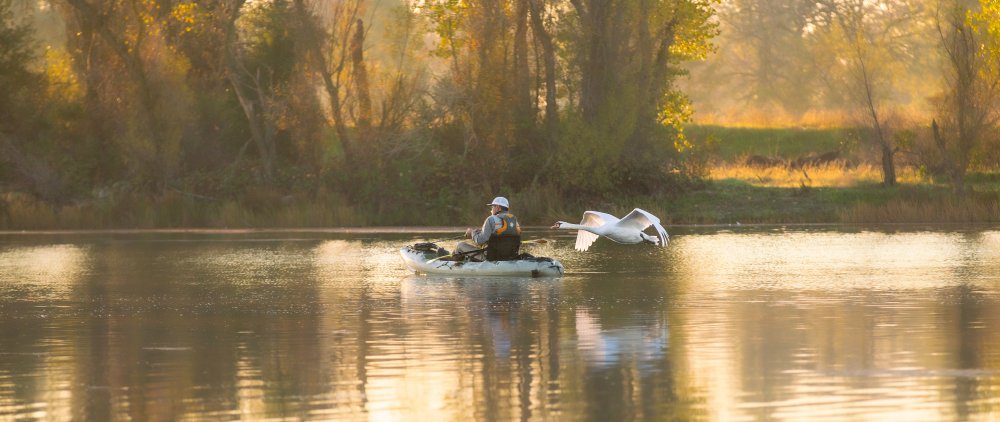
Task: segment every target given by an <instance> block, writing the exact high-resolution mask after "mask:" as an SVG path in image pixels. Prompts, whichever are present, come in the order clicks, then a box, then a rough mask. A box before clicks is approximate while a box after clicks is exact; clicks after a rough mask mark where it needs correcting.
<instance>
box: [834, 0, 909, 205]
mask: <svg viewBox="0 0 1000 422" xmlns="http://www.w3.org/2000/svg"><path fill="white" fill-rule="evenodd" d="M823 7H824V8H825V11H827V12H829V15H830V16H832V17H833V19H832V21H831V22H830V23H831V24H832V25H831V26H829V27H825V28H822V30H821V31H818V32H819V34H820V35H821V36H822V37H826V38H827V43H828V44H829V45H830V47H828V48H829V50H830V51H833V52H834V53H836V54H835V55H833V58H834V59H835V60H834V63H838V64H840V66H837V67H842V68H843V69H842V70H843V75H842V79H840V80H836V82H835V83H836V84H837V85H840V84H843V86H845V87H846V88H847V92H848V93H849V94H848V96H849V97H850V98H851V99H852V102H853V104H855V105H856V106H857V107H860V108H861V109H862V110H864V112H863V113H862V114H863V115H864V116H865V118H864V120H865V124H864V126H866V127H867V128H868V129H869V131H870V132H871V133H872V134H873V135H872V138H874V139H873V143H874V144H875V145H876V146H877V147H878V149H879V151H880V155H881V163H882V184H883V185H885V186H892V185H895V184H896V166H895V161H894V155H895V154H896V152H897V151H898V146H897V145H895V142H894V137H893V136H892V133H891V132H892V128H891V124H890V123H889V122H888V118H889V117H888V116H891V115H893V114H894V109H895V107H894V106H893V104H898V103H899V101H898V98H899V89H898V87H897V86H896V84H897V81H898V80H899V79H900V75H901V74H903V73H904V71H903V69H904V67H905V65H906V64H909V63H912V60H910V57H907V54H908V53H907V52H908V51H909V50H912V49H913V47H912V46H913V45H915V44H917V43H916V39H915V33H914V32H913V28H914V27H915V26H917V25H916V22H918V21H919V17H920V16H921V15H922V12H921V11H920V10H919V7H918V6H917V5H916V4H914V3H912V2H910V1H907V0H895V1H886V2H880V3H877V4H875V3H870V2H868V1H865V0H831V1H827V2H824V3H823ZM837 60H839V61H837ZM834 66H836V65H834Z"/></svg>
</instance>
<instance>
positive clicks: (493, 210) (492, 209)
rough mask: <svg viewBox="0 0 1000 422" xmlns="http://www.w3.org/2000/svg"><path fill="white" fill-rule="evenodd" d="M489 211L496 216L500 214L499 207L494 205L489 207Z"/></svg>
mask: <svg viewBox="0 0 1000 422" xmlns="http://www.w3.org/2000/svg"><path fill="white" fill-rule="evenodd" d="M490 210H491V211H492V212H493V214H496V213H498V212H500V206H499V205H494V206H492V207H490Z"/></svg>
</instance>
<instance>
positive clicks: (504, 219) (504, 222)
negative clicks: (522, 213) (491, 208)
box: [493, 211, 521, 236]
mask: <svg viewBox="0 0 1000 422" xmlns="http://www.w3.org/2000/svg"><path fill="white" fill-rule="evenodd" d="M494 217H497V218H499V219H500V225H496V224H494V227H496V228H495V229H493V236H520V235H521V225H520V224H517V217H514V214H511V213H509V212H507V211H501V212H500V213H499V214H496V215H494Z"/></svg>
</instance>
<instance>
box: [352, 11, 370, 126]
mask: <svg viewBox="0 0 1000 422" xmlns="http://www.w3.org/2000/svg"><path fill="white" fill-rule="evenodd" d="M364 47H365V24H364V22H363V21H362V20H361V19H358V21H357V29H356V30H355V31H354V38H353V39H352V40H351V67H352V69H353V70H354V95H356V96H357V97H358V130H359V131H360V132H361V136H362V137H367V136H368V132H369V129H370V128H371V121H372V99H371V94H370V92H369V88H368V71H367V69H366V68H365V57H364Z"/></svg>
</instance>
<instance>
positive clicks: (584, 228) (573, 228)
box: [559, 223, 600, 234]
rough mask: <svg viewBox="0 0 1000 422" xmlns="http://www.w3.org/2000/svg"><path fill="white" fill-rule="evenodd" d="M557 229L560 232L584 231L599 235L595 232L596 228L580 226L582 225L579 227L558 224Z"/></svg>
mask: <svg viewBox="0 0 1000 422" xmlns="http://www.w3.org/2000/svg"><path fill="white" fill-rule="evenodd" d="M559 229H560V230H586V231H588V232H591V233H597V234H600V233H598V232H597V227H591V226H582V225H579V224H570V223H560V224H559Z"/></svg>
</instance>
